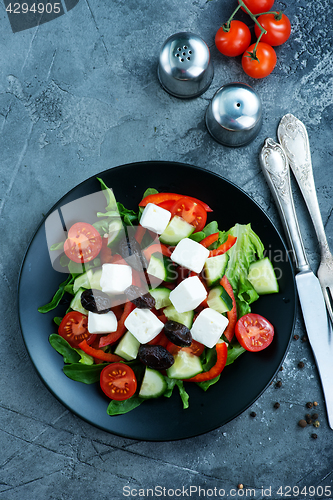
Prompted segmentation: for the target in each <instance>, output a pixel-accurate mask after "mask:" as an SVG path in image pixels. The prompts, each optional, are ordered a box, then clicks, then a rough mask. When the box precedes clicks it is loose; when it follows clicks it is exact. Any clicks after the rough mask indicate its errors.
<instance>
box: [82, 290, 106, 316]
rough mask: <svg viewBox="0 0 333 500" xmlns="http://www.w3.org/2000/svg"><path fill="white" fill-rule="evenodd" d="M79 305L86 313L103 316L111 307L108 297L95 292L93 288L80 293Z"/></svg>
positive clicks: (98, 291) (99, 291) (97, 291)
mask: <svg viewBox="0 0 333 500" xmlns="http://www.w3.org/2000/svg"><path fill="white" fill-rule="evenodd" d="M81 304H82V307H84V308H85V309H87V311H90V312H93V313H97V314H105V313H107V312H109V311H110V309H111V307H112V303H111V299H110V297H109V296H108V295H107V294H106V293H104V292H102V291H101V290H95V289H94V288H89V289H88V290H84V291H83V292H82V294H81Z"/></svg>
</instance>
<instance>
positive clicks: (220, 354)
mask: <svg viewBox="0 0 333 500" xmlns="http://www.w3.org/2000/svg"><path fill="white" fill-rule="evenodd" d="M216 354H217V360H216V363H215V365H214V366H213V367H212V368H211V369H210V370H208V372H202V373H199V374H198V375H196V376H195V377H192V378H188V379H186V382H206V381H207V380H212V379H213V378H215V377H217V376H218V375H220V374H221V373H222V370H223V368H224V367H225V365H226V362H227V357H228V347H227V344H226V343H225V342H219V343H218V344H216Z"/></svg>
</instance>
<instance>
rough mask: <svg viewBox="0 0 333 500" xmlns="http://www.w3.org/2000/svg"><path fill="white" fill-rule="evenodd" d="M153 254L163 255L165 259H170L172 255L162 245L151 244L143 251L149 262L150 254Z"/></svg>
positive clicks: (168, 249) (167, 248)
mask: <svg viewBox="0 0 333 500" xmlns="http://www.w3.org/2000/svg"><path fill="white" fill-rule="evenodd" d="M155 252H160V253H162V254H163V255H165V257H170V255H171V254H172V251H171V250H170V248H169V247H167V246H166V245H163V243H153V245H150V246H149V247H147V248H145V249H144V250H143V254H144V256H145V257H146V259H147V260H149V259H150V257H151V256H152V254H153V253H155Z"/></svg>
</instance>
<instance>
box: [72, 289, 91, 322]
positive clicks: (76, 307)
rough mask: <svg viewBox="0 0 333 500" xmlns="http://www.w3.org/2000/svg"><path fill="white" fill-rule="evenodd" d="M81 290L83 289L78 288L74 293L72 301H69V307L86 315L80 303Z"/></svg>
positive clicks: (85, 310) (86, 312)
mask: <svg viewBox="0 0 333 500" xmlns="http://www.w3.org/2000/svg"><path fill="white" fill-rule="evenodd" d="M83 291H84V288H79V289H78V291H77V292H76V294H75V295H74V298H73V299H72V301H71V303H70V307H71V309H73V311H78V312H80V313H82V314H86V315H87V316H88V311H87V309H85V308H84V307H82V304H81V295H82V292H83Z"/></svg>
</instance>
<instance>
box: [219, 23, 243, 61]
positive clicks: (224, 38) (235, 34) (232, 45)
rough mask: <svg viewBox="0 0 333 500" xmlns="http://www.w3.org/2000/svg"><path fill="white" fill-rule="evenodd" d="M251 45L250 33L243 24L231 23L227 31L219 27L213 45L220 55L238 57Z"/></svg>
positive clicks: (223, 27)
mask: <svg viewBox="0 0 333 500" xmlns="http://www.w3.org/2000/svg"><path fill="white" fill-rule="evenodd" d="M250 43H251V32H250V30H249V28H248V27H247V26H246V24H245V23H242V22H241V21H231V23H230V27H229V29H228V28H227V27H226V25H223V26H221V28H220V29H219V30H218V31H217V33H216V35H215V45H216V47H217V49H218V50H219V51H220V52H221V54H223V55H225V56H229V57H235V56H240V55H241V54H243V52H244V50H246V48H247V47H248V46H249V45H250Z"/></svg>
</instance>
